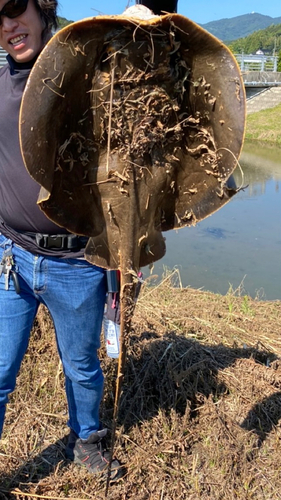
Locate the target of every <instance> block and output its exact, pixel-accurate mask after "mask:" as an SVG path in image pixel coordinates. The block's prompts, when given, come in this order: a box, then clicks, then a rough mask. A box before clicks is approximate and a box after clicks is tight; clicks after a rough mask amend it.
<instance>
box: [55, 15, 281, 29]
mask: <svg viewBox="0 0 281 500" xmlns="http://www.w3.org/2000/svg"><path fill="white" fill-rule="evenodd" d="M280 22H281V21H280ZM70 23H73V21H69V20H68V19H65V17H60V16H58V25H59V29H61V28H64V27H65V26H67V25H68V24H70Z"/></svg>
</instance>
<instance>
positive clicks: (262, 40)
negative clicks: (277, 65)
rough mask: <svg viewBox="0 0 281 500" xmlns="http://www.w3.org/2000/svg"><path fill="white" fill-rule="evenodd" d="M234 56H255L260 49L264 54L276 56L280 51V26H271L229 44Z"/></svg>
mask: <svg viewBox="0 0 281 500" xmlns="http://www.w3.org/2000/svg"><path fill="white" fill-rule="evenodd" d="M228 45H229V48H230V49H231V50H232V52H234V53H235V54H241V53H242V52H244V53H245V54H255V53H256V52H257V50H259V49H261V50H262V51H263V52H264V53H265V54H270V55H273V53H275V55H278V53H279V52H280V50H281V24H277V25H272V26H269V27H268V28H266V29H264V30H259V31H255V33H252V34H251V35H249V36H247V37H245V38H239V39H238V40H234V41H233V42H231V43H229V44H228Z"/></svg>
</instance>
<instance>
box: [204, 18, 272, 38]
mask: <svg viewBox="0 0 281 500" xmlns="http://www.w3.org/2000/svg"><path fill="white" fill-rule="evenodd" d="M280 23H281V17H270V16H264V15H262V14H257V13H256V12H253V13H252V14H244V15H243V16H236V17H232V18H230V19H228V18H227V19H219V20H218V21H211V22H210V23H206V24H201V26H202V28H204V29H205V30H207V31H209V33H212V34H213V35H215V36H216V37H217V38H219V39H220V40H223V41H226V42H230V41H232V40H237V38H244V37H246V36H248V35H250V34H251V33H253V32H254V31H258V30H262V29H264V28H267V27H268V26H271V25H272V24H273V25H275V24H280Z"/></svg>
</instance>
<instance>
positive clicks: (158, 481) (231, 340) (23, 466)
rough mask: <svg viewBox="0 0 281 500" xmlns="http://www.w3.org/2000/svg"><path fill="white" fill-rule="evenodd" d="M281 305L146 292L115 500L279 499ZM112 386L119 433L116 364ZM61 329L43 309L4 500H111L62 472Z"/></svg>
mask: <svg viewBox="0 0 281 500" xmlns="http://www.w3.org/2000/svg"><path fill="white" fill-rule="evenodd" d="M280 324H281V302H280V301H276V302H259V301H255V300H253V299H250V298H249V297H247V296H239V294H238V293H237V292H236V293H229V294H228V295H226V296H220V295H215V294H212V293H209V292H202V291H197V290H192V289H189V288H186V289H180V288H174V287H173V286H172V284H171V282H170V279H167V280H166V281H163V282H162V283H161V284H160V285H158V286H157V287H154V288H153V289H151V288H148V287H147V288H146V287H143V290H142V293H141V297H140V299H139V301H138V304H137V308H136V312H135V315H134V319H133V327H132V333H131V337H130V342H129V347H128V355H127V365H126V373H125V380H124V388H123V394H122V402H121V408H120V416H119V426H118V439H117V445H116V455H117V456H118V457H119V458H120V459H121V460H122V462H123V463H124V464H125V466H126V468H127V475H126V477H125V478H124V479H122V480H121V481H120V482H119V483H118V484H117V485H115V486H114V487H111V489H110V491H109V496H108V499H109V500H129V499H131V500H197V499H200V500H205V499H206V500H207V499H208V500H209V499H212V500H234V499H240V500H247V499H257V500H259V499H263V500H264V499H270V500H275V499H279V498H281V493H280V491H281V476H280V470H281V454H280V442H281V425H280V424H281V422H280V418H281V397H280V396H281V393H280V387H281V363H280V361H279V357H280V356H281V340H280ZM101 360H102V364H103V368H104V372H105V375H106V384H105V394H104V403H103V407H102V419H103V421H104V423H105V424H106V425H108V426H110V422H111V416H112V407H113V394H114V383H115V374H116V362H115V361H114V360H109V359H108V358H107V357H106V356H105V352H104V347H102V348H101ZM63 386H64V381H63V374H62V369H61V366H60V364H59V361H58V357H57V354H56V346H55V340H54V332H53V327H52V323H51V321H50V318H49V316H48V314H47V313H46V311H45V310H44V309H41V311H40V313H39V315H38V318H37V321H36V324H35V327H34V329H33V334H32V338H31V342H30V346H29V349H28V353H27V355H26V357H25V361H24V364H23V366H22V370H21V373H20V375H19V379H18V390H17V391H16V392H15V393H14V394H13V396H12V398H11V404H10V405H9V408H8V412H7V423H6V427H5V432H4V436H3V440H2V442H1V445H0V478H1V479H0V498H1V500H2V499H4V500H5V499H7V500H11V499H15V500H23V499H25V500H27V499H28V500H30V499H36V498H40V499H53V500H55V499H58V498H59V499H65V500H66V499H68V500H70V499H72V498H76V499H84V500H86V499H88V500H89V499H90V500H94V499H95V500H99V499H102V498H104V484H103V483H101V482H99V481H98V480H97V479H96V478H90V477H89V476H88V475H87V473H86V472H85V471H84V470H82V469H77V467H75V466H74V465H73V464H69V463H67V462H66V461H65V460H64V454H63V451H64V446H65V435H66V433H67V427H66V420H67V415H66V402H65V396H64V388H63Z"/></svg>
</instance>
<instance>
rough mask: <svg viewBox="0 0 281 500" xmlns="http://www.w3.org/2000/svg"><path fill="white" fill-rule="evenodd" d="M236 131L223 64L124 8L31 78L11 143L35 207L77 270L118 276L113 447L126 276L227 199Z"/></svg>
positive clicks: (71, 29)
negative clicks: (79, 262) (74, 243)
mask: <svg viewBox="0 0 281 500" xmlns="http://www.w3.org/2000/svg"><path fill="white" fill-rule="evenodd" d="M244 124H245V93H244V85H243V81H242V79H241V75H240V71H239V68H238V66H237V63H236V61H235V59H234V57H233V55H232V54H231V52H230V51H229V50H228V49H227V47H226V46H225V45H224V44H223V43H222V42H220V41H219V40H218V39H216V38H215V37H214V36H212V35H210V34H209V33H208V32H206V31H205V30H203V29H202V28H201V27H200V26H198V25H196V24H195V23H194V22H192V21H191V20H189V19H187V18H185V17H183V16H181V15H179V14H167V15H163V16H155V15H152V13H151V12H150V11H149V10H148V9H147V8H146V7H144V6H135V7H132V8H130V9H128V10H127V11H125V13H124V14H122V15H120V16H99V17H95V18H87V19H84V20H82V21H79V22H76V23H73V24H71V25H69V26H67V27H65V28H64V29H62V30H61V31H59V32H58V33H57V34H56V35H55V36H54V37H53V38H52V39H51V40H50V42H49V43H48V44H47V45H46V47H45V48H44V50H43V51H42V53H41V54H40V56H39V57H38V60H37V62H36V64H35V66H34V67H33V69H32V71H31V74H30V77H29V80H28V82H27V85H26V89H25V92H24V95H23V100H22V106H21V112H20V142H21V149H22V154H23V158H24V162H25V165H26V168H27V170H28V172H29V173H30V175H31V176H32V177H33V179H35V180H36V181H37V182H38V184H39V185H40V186H41V189H40V193H39V197H38V205H39V207H40V208H41V209H42V210H43V212H44V213H45V214H46V216H47V217H49V218H50V219H51V220H52V221H54V222H56V223H57V224H58V225H59V226H61V227H64V228H66V229H67V230H69V231H70V232H72V233H75V234H79V235H86V236H88V237H89V240H88V244H87V247H86V250H85V258H86V259H87V260H88V261H90V262H91V263H93V264H95V265H97V266H101V267H103V268H105V269H119V270H120V274H121V292H120V294H121V333H120V356H119V365H118V375H117V384H116V396H115V408H114V416H113V429H112V442H113V444H114V435H115V428H116V417H117V411H118V402H119V397H120V391H121V385H122V378H123V373H124V365H125V354H126V342H127V339H128V335H129V331H130V321H131V318H132V314H133V310H134V303H135V301H134V293H135V286H136V282H137V279H138V278H137V274H138V271H139V269H140V267H142V266H146V265H148V264H151V263H152V262H154V261H156V260H158V259H160V258H161V257H162V256H163V255H164V253H165V239H164V237H163V235H162V232H165V231H168V230H170V229H180V228H183V227H186V226H190V225H195V224H196V223H197V222H199V221H200V220H202V219H204V218H206V217H208V216H209V215H211V214H212V213H214V212H215V211H217V210H219V209H220V208H221V207H222V206H223V205H224V204H225V203H227V202H228V201H229V200H230V199H231V197H232V196H233V195H234V194H235V193H236V192H237V189H236V188H235V186H233V185H232V186H231V183H230V182H229V179H230V178H231V174H232V172H233V170H234V169H235V167H236V165H237V161H238V158H239V155H240V151H241V147H242V143H243V138H244ZM112 448H113V445H112Z"/></svg>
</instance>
